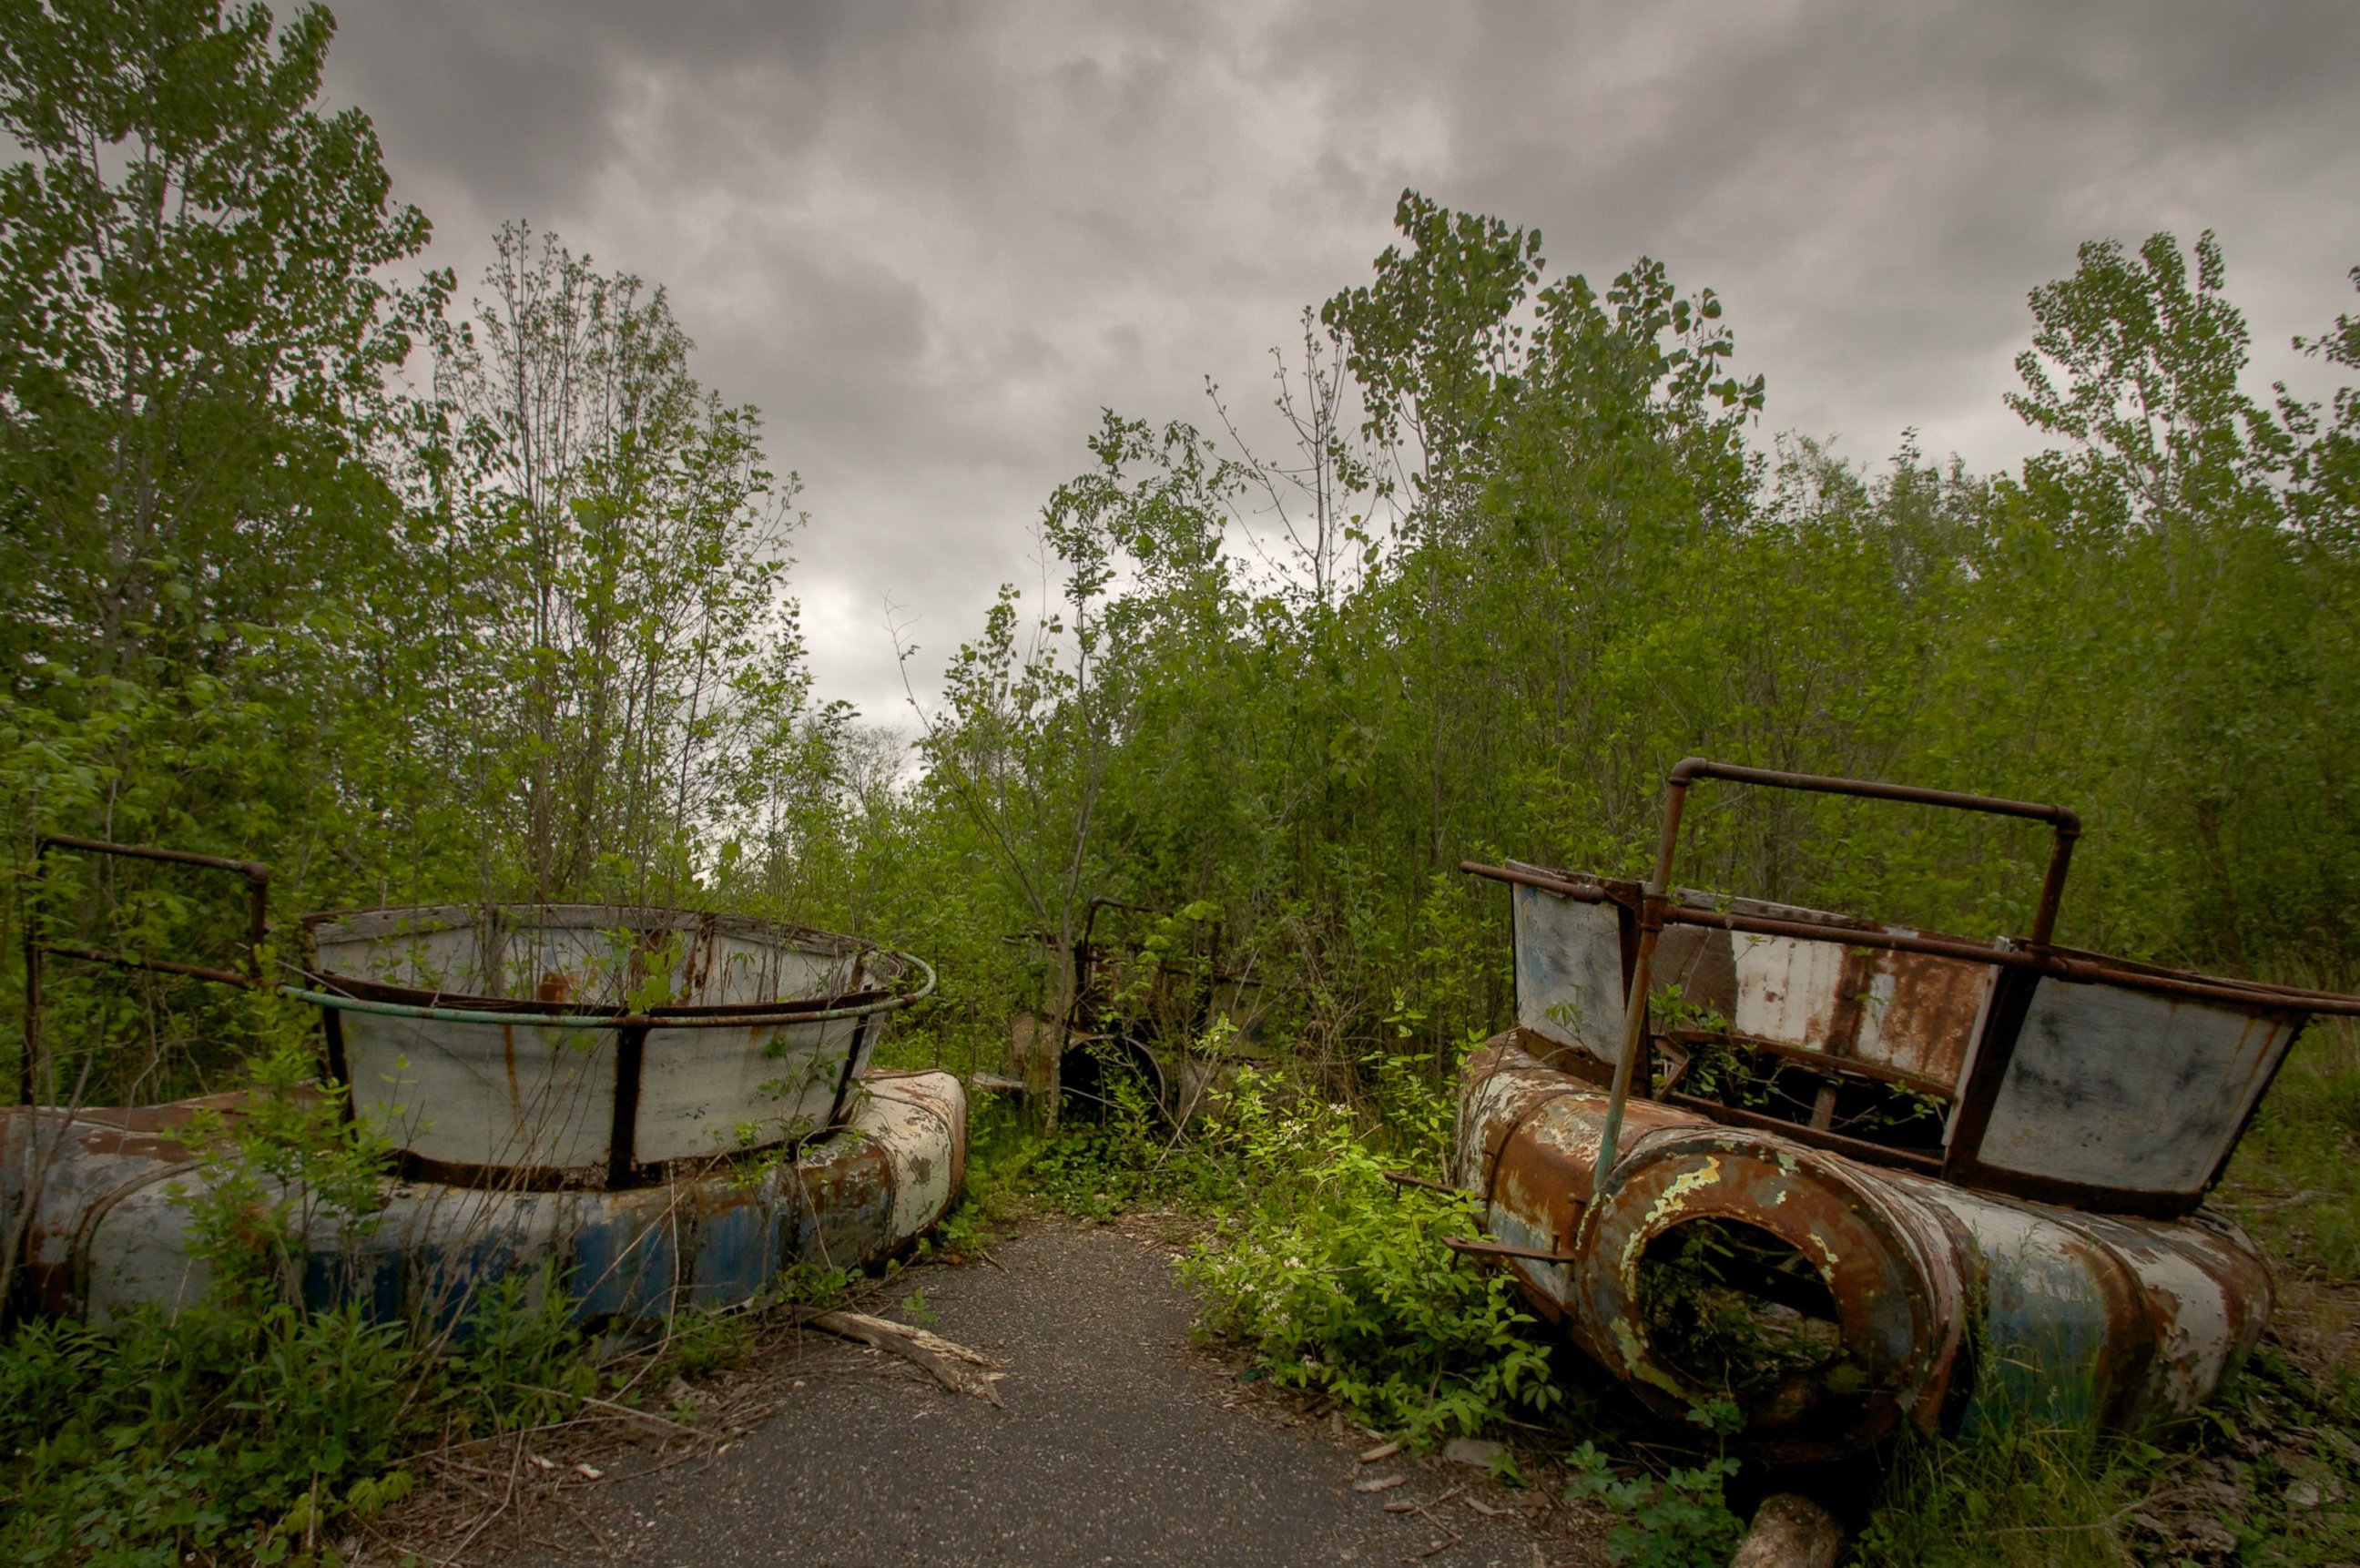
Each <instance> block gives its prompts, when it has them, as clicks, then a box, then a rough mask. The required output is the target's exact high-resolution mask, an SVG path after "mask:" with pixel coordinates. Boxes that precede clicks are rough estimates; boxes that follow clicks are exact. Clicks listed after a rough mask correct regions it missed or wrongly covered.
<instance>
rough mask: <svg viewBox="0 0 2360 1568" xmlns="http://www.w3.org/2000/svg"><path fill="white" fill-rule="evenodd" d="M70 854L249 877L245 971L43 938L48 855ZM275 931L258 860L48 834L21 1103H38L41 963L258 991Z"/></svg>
mask: <svg viewBox="0 0 2360 1568" xmlns="http://www.w3.org/2000/svg"><path fill="white" fill-rule="evenodd" d="M50 850H71V851H73V852H74V853H76V854H83V855H108V856H113V857H115V858H116V859H119V860H129V861H160V862H162V863H164V864H166V865H176V866H193V867H196V868H197V869H199V870H201V871H212V872H231V873H234V874H235V875H237V876H241V877H244V878H245V879H246V970H245V972H243V973H240V972H238V971H237V970H224V969H213V968H211V967H209V966H206V965H203V964H188V963H181V962H180V961H179V960H178V959H158V958H150V957H147V955H145V954H140V953H124V952H117V951H115V949H114V948H93V947H90V946H88V945H86V944H84V943H80V942H53V941H49V940H48V939H46V938H43V937H42V936H41V934H40V931H41V924H40V908H41V898H42V894H44V893H45V892H46V891H47V886H48V880H49V851H50ZM269 930H270V868H269V867H268V866H266V865H263V864H261V863H260V862H259V861H236V860H231V859H228V858H226V857H224V856H221V855H200V854H194V853H191V851H189V850H161V849H158V848H156V847H155V846H153V845H149V844H113V843H108V842H107V841H105V840H104V839H77V838H74V837H72V836H71V835H70V834H65V833H44V834H43V835H41V839H40V842H39V844H38V847H37V848H36V849H35V850H34V856H33V878H32V885H31V889H30V896H28V897H27V900H26V907H25V1054H24V1058H23V1060H22V1061H21V1062H19V1063H18V1064H17V1073H16V1102H17V1103H18V1104H20V1105H30V1104H31V1103H33V1095H34V1091H35V1085H36V1077H35V1074H36V1071H37V1064H38V1061H39V1058H40V1050H41V980H42V970H43V967H44V966H43V963H42V960H43V959H45V958H48V957H50V956H55V957H58V958H61V959H81V960H82V961H83V962H85V963H94V964H105V965H108V966H110V967H112V968H115V969H139V970H152V971H154V972H155V973H158V974H169V975H178V976H180V977H181V978H183V979H186V980H203V981H213V983H214V984H216V985H235V986H242V987H246V988H248V989H259V988H261V987H263V985H264V984H265V981H264V980H263V975H262V949H263V944H264V942H265V941H266V940H267V938H268V935H269Z"/></svg>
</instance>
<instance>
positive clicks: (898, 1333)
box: [801, 1311, 1008, 1410]
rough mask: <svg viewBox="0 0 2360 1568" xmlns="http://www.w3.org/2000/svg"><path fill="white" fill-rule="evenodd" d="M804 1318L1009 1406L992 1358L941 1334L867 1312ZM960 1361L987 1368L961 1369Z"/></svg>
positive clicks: (960, 1389) (952, 1386) (962, 1390)
mask: <svg viewBox="0 0 2360 1568" xmlns="http://www.w3.org/2000/svg"><path fill="white" fill-rule="evenodd" d="M801 1321H803V1323H804V1324H806V1325H807V1326H809V1327H811V1328H814V1329H817V1330H819V1331H820V1332H823V1333H831V1334H835V1335H836V1336H837V1337H839V1338H842V1339H848V1340H858V1341H859V1342H860V1343H862V1344H865V1345H869V1346H870V1347H871V1348H873V1349H877V1350H881V1351H885V1352H887V1353H888V1354H892V1355H898V1356H900V1357H901V1359H902V1360H904V1361H907V1362H909V1363H911V1364H912V1365H915V1366H919V1367H922V1368H923V1369H924V1370H925V1371H926V1372H928V1373H931V1374H932V1375H933V1376H934V1381H935V1382H937V1383H939V1384H941V1385H942V1386H943V1387H945V1388H947V1389H949V1390H950V1391H951V1392H952V1393H954V1394H973V1395H974V1396H976V1397H977V1398H980V1399H989V1400H990V1401H991V1402H992V1403H993V1404H994V1405H997V1406H999V1407H1000V1409H1003V1410H1004V1409H1007V1408H1008V1407H1007V1405H1006V1404H1005V1403H1003V1402H1002V1401H1001V1399H1000V1390H999V1389H997V1388H995V1387H992V1384H993V1383H995V1382H997V1381H998V1380H999V1378H1000V1374H999V1373H997V1372H994V1371H991V1370H990V1367H991V1365H992V1363H991V1358H990V1357H989V1356H987V1355H984V1354H979V1353H978V1352H976V1351H972V1350H969V1349H968V1348H967V1346H965V1345H963V1344H959V1343H956V1342H955V1341H952V1340H946V1339H945V1338H943V1336H942V1335H940V1334H938V1333H932V1332H928V1331H926V1330H924V1329H921V1328H914V1327H912V1325H910V1324H908V1323H897V1322H894V1321H891V1320H890V1319H888V1318H873V1317H870V1316H869V1314H868V1313H867V1312H848V1311H834V1312H814V1313H811V1314H809V1315H808V1316H805V1317H803V1319H802V1320H801ZM961 1363H965V1364H966V1365H968V1366H975V1367H981V1368H984V1370H982V1371H979V1372H966V1371H962V1370H961V1369H960V1364H961Z"/></svg>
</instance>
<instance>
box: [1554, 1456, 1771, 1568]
mask: <svg viewBox="0 0 2360 1568" xmlns="http://www.w3.org/2000/svg"><path fill="white" fill-rule="evenodd" d="M1567 1468H1568V1469H1569V1470H1570V1471H1571V1472H1572V1476H1573V1478H1572V1480H1571V1481H1570V1482H1569V1483H1568V1485H1567V1486H1566V1496H1567V1497H1569V1498H1573V1499H1578V1500H1594V1501H1597V1502H1601V1503H1603V1504H1605V1505H1606V1506H1607V1507H1608V1508H1611V1509H1612V1510H1613V1512H1614V1513H1615V1514H1616V1515H1617V1516H1618V1518H1617V1519H1616V1522H1615V1524H1614V1525H1613V1527H1612V1529H1610V1530H1608V1531H1607V1536H1606V1548H1607V1550H1608V1551H1609V1552H1612V1553H1613V1555H1614V1561H1615V1562H1617V1563H1629V1564H1632V1565H1633V1568H1720V1565H1721V1564H1722V1563H1727V1562H1728V1561H1729V1554H1730V1553H1731V1552H1732V1551H1734V1550H1735V1549H1736V1546H1737V1542H1738V1541H1739V1539H1740V1538H1741V1537H1742V1536H1743V1534H1744V1533H1745V1525H1744V1522H1743V1520H1741V1519H1738V1517H1737V1516H1736V1515H1735V1514H1733V1513H1732V1512H1731V1511H1730V1508H1729V1503H1728V1500H1727V1498H1726V1497H1724V1496H1723V1489H1724V1487H1725V1486H1727V1485H1728V1482H1729V1480H1730V1478H1731V1477H1732V1476H1733V1475H1736V1474H1737V1469H1738V1465H1737V1462H1736V1461H1735V1460H1733V1459H1727V1458H1721V1459H1708V1460H1706V1461H1704V1462H1703V1463H1702V1464H1693V1465H1675V1466H1673V1467H1672V1468H1671V1469H1669V1470H1667V1471H1666V1472H1665V1473H1664V1474H1663V1475H1662V1476H1661V1477H1660V1478H1659V1477H1656V1476H1653V1475H1647V1474H1645V1473H1644V1472H1641V1473H1638V1474H1635V1475H1617V1474H1616V1473H1615V1468H1614V1464H1613V1461H1612V1459H1610V1458H1609V1457H1608V1456H1607V1454H1606V1453H1603V1452H1601V1450H1600V1449H1599V1448H1598V1446H1597V1445H1596V1444H1595V1443H1591V1442H1584V1443H1583V1444H1582V1445H1581V1446H1580V1447H1579V1448H1577V1449H1575V1450H1574V1451H1573V1453H1571V1454H1570V1455H1569V1456H1568V1459H1567Z"/></svg>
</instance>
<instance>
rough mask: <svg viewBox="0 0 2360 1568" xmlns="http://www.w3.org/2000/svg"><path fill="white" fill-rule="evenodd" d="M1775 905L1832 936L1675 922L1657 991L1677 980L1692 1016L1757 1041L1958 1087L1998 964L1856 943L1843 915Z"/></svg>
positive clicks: (1664, 945) (1660, 950)
mask: <svg viewBox="0 0 2360 1568" xmlns="http://www.w3.org/2000/svg"><path fill="white" fill-rule="evenodd" d="M1736 902H1737V903H1738V904H1739V905H1742V906H1743V907H1745V908H1748V909H1754V908H1769V909H1776V910H1777V911H1778V912H1779V914H1780V916H1782V917H1786V918H1799V919H1806V920H1808V921H1809V922H1811V923H1813V924H1826V925H1827V926H1829V927H1830V935H1829V936H1827V937H1825V938H1802V937H1777V936H1758V935H1753V934H1749V933H1745V932H1733V931H1724V930H1717V929H1712V928H1710V927H1698V926H1671V927H1666V929H1665V931H1664V933H1663V936H1662V938H1660V940H1659V942H1658V945H1657V948H1656V959H1655V982H1656V985H1657V986H1658V988H1663V987H1677V988H1678V991H1679V1000H1680V1003H1681V1004H1682V1006H1683V1007H1684V1008H1686V1009H1688V1010H1690V1015H1691V1016H1692V1017H1698V1018H1701V1019H1706V1020H1717V1021H1718V1023H1719V1025H1720V1026H1721V1027H1725V1028H1727V1029H1730V1030H1732V1032H1734V1033H1735V1034H1737V1035H1739V1036H1743V1037H1745V1038H1747V1039H1751V1040H1762V1041H1769V1042H1771V1043H1774V1044H1776V1045H1781V1046H1786V1047H1792V1048H1794V1049H1796V1050H1802V1051H1811V1052H1816V1053H1818V1054H1819V1055H1822V1056H1825V1057H1828V1058H1830V1059H1832V1060H1835V1061H1855V1062H1864V1063H1867V1064H1868V1065H1870V1066H1871V1067H1875V1068H1883V1069H1887V1070H1889V1071H1891V1072H1893V1073H1895V1074H1897V1075H1901V1076H1903V1077H1905V1078H1907V1079H1909V1080H1915V1081H1917V1082H1918V1083H1921V1084H1923V1085H1925V1086H1927V1087H1928V1088H1937V1087H1939V1089H1942V1090H1955V1089H1956V1088H1957V1086H1958V1083H1959V1080H1960V1077H1961V1071H1962V1069H1964V1066H1965V1061H1966V1055H1967V1047H1968V1043H1969V1041H1971V1040H1972V1038H1973V1036H1974V1030H1975V1025H1976V1021H1977V1020H1978V1019H1979V1018H1980V1017H1981V1016H1982V1014H1983V1006H1984V1004H1985V1002H1986V1001H1987V999H1988V998H1989V996H1990V994H1991V987H1992V976H1993V970H1992V968H1991V966H1990V965H1988V964H1978V963H1973V962H1971V961H1968V960H1966V959H1954V958H1947V957H1942V956H1939V955H1936V954H1930V953H1913V952H1905V951H1898V950H1896V949H1892V948H1865V947H1861V946H1858V945H1855V944H1853V943H1851V942H1847V941H1846V940H1844V939H1843V937H1842V935H1841V932H1842V929H1843V927H1842V926H1841V923H1840V922H1838V920H1837V917H1835V916H1829V915H1823V914H1820V913H1819V912H1817V911H1814V910H1801V909H1792V908H1788V907H1787V906H1785V905H1755V904H1753V903H1752V902H1751V901H1743V900H1741V901H1736Z"/></svg>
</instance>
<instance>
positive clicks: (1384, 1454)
mask: <svg viewBox="0 0 2360 1568" xmlns="http://www.w3.org/2000/svg"><path fill="white" fill-rule="evenodd" d="M1401 1451H1402V1445H1401V1444H1400V1443H1397V1442H1381V1443H1379V1444H1377V1446H1376V1447H1374V1448H1372V1449H1370V1450H1369V1451H1368V1452H1367V1453H1363V1454H1361V1455H1360V1463H1361V1464H1375V1463H1376V1462H1377V1461H1378V1460H1380V1459H1391V1458H1392V1457H1393V1455H1394V1454H1396V1453H1400V1452H1401Z"/></svg>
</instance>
